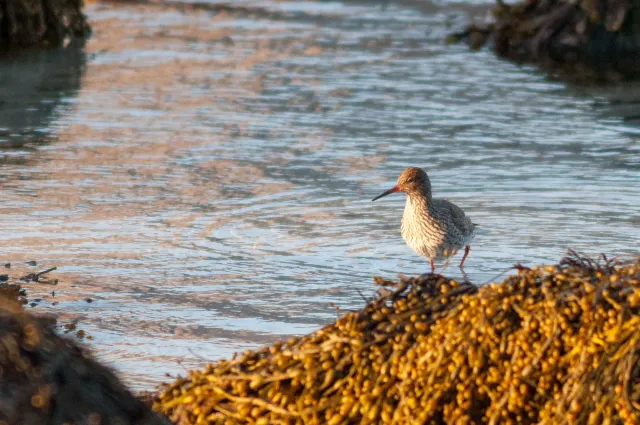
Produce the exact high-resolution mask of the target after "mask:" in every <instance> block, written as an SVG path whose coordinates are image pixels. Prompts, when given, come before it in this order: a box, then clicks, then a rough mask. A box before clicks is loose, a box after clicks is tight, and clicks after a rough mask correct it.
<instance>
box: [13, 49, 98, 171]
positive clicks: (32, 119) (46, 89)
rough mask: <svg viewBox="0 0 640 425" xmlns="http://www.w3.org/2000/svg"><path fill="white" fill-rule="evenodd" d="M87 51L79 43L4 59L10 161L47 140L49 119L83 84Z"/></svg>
mask: <svg viewBox="0 0 640 425" xmlns="http://www.w3.org/2000/svg"><path fill="white" fill-rule="evenodd" d="M85 64H86V53H85V52H84V51H83V50H80V49H78V48H77V47H71V46H70V47H68V48H66V49H56V50H51V51H35V52H27V53H25V54H24V55H22V56H20V57H17V58H12V59H9V60H4V61H0V152H1V153H2V154H3V156H4V161H3V162H4V163H6V162H7V161H10V162H18V163H24V161H25V157H24V155H25V154H26V153H28V152H30V151H31V150H33V149H34V147H35V146H37V145H39V144H43V143H47V142H48V139H50V137H51V134H50V131H47V127H48V126H49V123H50V122H51V121H52V120H53V119H55V116H56V115H61V114H64V110H65V108H66V107H67V106H68V104H69V103H70V101H71V99H72V96H73V95H74V94H75V93H76V92H77V91H78V89H79V88H80V79H81V77H82V73H83V71H84V67H85Z"/></svg>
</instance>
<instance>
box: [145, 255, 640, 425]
mask: <svg viewBox="0 0 640 425" xmlns="http://www.w3.org/2000/svg"><path fill="white" fill-rule="evenodd" d="M377 283H379V284H382V285H385V286H388V287H390V288H389V289H386V290H385V291H384V293H385V294H384V295H380V296H379V297H378V298H377V299H375V300H373V301H372V302H370V303H368V304H367V305H366V306H365V307H364V308H363V309H362V310H360V311H356V312H350V313H347V314H345V315H344V316H342V317H341V318H340V319H338V320H337V321H336V322H335V323H334V324H331V325H329V326H326V327H324V328H322V329H320V330H318V331H316V332H314V333H312V334H310V335H307V336H304V337H301V338H292V339H290V340H288V341H286V342H282V343H280V342H279V343H276V344H273V345H271V346H268V347H265V348H263V349H260V350H257V351H246V352H245V353H243V354H242V355H240V356H238V357H236V358H234V359H232V360H223V361H219V362H217V363H214V364H211V365H208V366H207V367H206V368H205V369H204V370H200V371H191V372H190V373H189V374H188V376H187V377H186V378H180V379H178V380H176V381H175V382H173V383H171V384H169V385H168V386H166V387H165V388H164V391H163V392H162V393H161V394H159V395H158V396H157V398H156V400H155V403H154V409H155V410H156V411H158V412H161V413H163V414H166V415H167V416H168V417H169V418H170V419H171V420H173V421H174V422H175V423H177V424H180V425H187V424H196V423H197V424H244V423H251V424H254V423H255V424H324V423H327V424H332V425H337V424H374V423H383V424H385V423H395V424H410V423H411V424H413V423H425V424H471V423H488V424H498V423H500V424H502V423H504V424H507V423H508V424H557V423H568V424H594V425H595V424H602V423H605V422H606V423H619V424H623V423H625V424H633V423H637V422H638V419H639V418H640V404H639V403H640V367H639V366H640V364H639V362H638V359H640V260H636V261H635V262H633V263H627V264H620V263H615V262H611V261H606V260H602V261H600V262H594V261H591V260H588V259H583V258H579V257H577V256H576V257H570V258H566V259H564V260H563V261H562V262H561V263H560V264H558V265H555V266H543V267H534V268H531V269H529V268H524V267H518V272H517V275H515V276H511V277H508V278H507V279H505V280H504V281H503V282H502V283H494V284H490V285H487V286H483V287H479V288H478V287H475V286H472V285H471V284H467V283H458V282H455V281H451V280H448V279H446V278H444V277H442V276H438V275H423V276H421V277H419V278H407V279H403V280H401V281H399V282H388V281H383V280H381V279H377Z"/></svg>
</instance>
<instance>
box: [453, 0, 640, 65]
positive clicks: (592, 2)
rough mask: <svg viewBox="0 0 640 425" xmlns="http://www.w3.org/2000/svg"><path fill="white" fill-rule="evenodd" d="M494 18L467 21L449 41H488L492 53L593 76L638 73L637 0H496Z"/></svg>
mask: <svg viewBox="0 0 640 425" xmlns="http://www.w3.org/2000/svg"><path fill="white" fill-rule="evenodd" d="M492 14H493V17H494V22H493V23H492V24H490V25H487V26H476V25H471V26H469V27H468V28H467V29H466V30H465V31H463V32H462V33H459V34H454V35H453V36H452V37H451V39H452V40H458V39H463V38H468V40H469V42H470V44H471V46H472V47H473V48H479V47H481V46H482V45H484V43H485V42H486V41H487V40H491V44H492V46H493V49H494V50H495V51H496V53H497V54H499V55H500V56H503V57H505V58H508V59H512V60H516V61H521V62H535V63H538V64H541V65H543V66H545V67H547V68H550V69H552V70H562V71H565V72H567V71H568V72H569V73H572V74H575V76H576V77H578V78H580V77H581V76H582V75H584V76H586V77H588V78H593V77H596V78H598V77H604V78H610V77H616V78H618V77H625V76H626V77H629V76H631V77H634V76H638V75H639V74H640V2H638V1H637V0H630V1H622V0H583V1H579V2H577V1H569V0H525V1H522V2H520V3H516V4H513V5H507V4H504V3H503V2H502V1H498V3H497V5H496V6H495V7H494V8H493V9H492Z"/></svg>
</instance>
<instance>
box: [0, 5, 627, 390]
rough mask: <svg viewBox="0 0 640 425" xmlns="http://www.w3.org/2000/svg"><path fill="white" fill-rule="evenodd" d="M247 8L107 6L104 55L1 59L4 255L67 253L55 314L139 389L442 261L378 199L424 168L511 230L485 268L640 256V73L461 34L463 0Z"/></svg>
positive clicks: (0, 249)
mask: <svg viewBox="0 0 640 425" xmlns="http://www.w3.org/2000/svg"><path fill="white" fill-rule="evenodd" d="M212 4H213V3H212ZM234 4H235V5H237V6H243V4H242V3H234ZM244 6H247V7H248V9H247V8H246V7H245V8H242V7H237V8H231V9H228V8H227V9H224V8H219V7H218V8H212V10H186V11H185V10H179V9H176V8H171V7H169V8H167V7H160V6H125V5H113V4H100V3H98V4H94V5H90V6H88V8H87V13H88V16H89V19H90V21H91V22H92V25H93V27H94V36H93V38H92V39H91V40H90V42H89V43H88V45H87V47H86V49H85V51H78V50H73V49H71V48H70V49H67V50H66V51H65V52H62V53H60V52H58V53H54V54H50V53H49V54H43V55H35V56H29V57H27V58H24V59H21V60H20V61H17V62H15V61H14V62H11V63H0V141H1V143H0V145H1V147H2V152H1V153H2V155H3V161H2V162H1V163H0V179H1V180H0V181H1V182H2V188H3V203H2V205H1V206H0V212H1V214H2V229H3V244H2V245H1V246H0V253H1V256H0V259H1V260H2V262H8V261H12V262H20V261H27V260H32V259H36V260H39V262H40V264H42V265H43V267H45V266H50V265H58V266H59V267H60V268H59V271H58V272H56V273H57V274H56V276H57V277H58V278H59V279H60V280H61V283H60V284H59V285H58V286H57V287H55V290H56V296H55V298H54V297H52V296H51V295H50V294H49V292H50V291H51V289H52V288H51V287H48V286H44V285H36V284H33V285H31V286H29V287H28V290H29V293H30V294H31V295H32V296H39V297H42V298H44V301H43V302H41V303H40V304H39V306H38V307H36V308H35V310H38V311H53V312H57V313H59V314H60V315H61V319H62V321H63V322H64V321H70V320H79V327H80V328H82V329H84V330H85V331H86V332H87V333H88V334H89V335H92V336H93V337H94V339H93V341H88V344H89V345H90V346H91V347H92V348H94V349H95V351H96V353H97V354H98V356H99V357H100V358H101V359H103V360H104V361H107V362H108V363H110V364H113V365H115V366H116V367H117V368H118V370H119V371H121V372H122V374H123V376H124V377H125V378H126V379H127V380H128V382H129V383H131V384H132V385H133V386H134V388H136V389H149V388H152V387H153V386H154V385H155V384H156V383H158V382H160V381H161V380H162V379H163V374H164V373H165V372H171V373H183V371H184V370H183V368H190V367H198V366H201V365H202V364H204V363H205V360H215V359H218V358H222V357H228V356H230V355H231V354H232V353H233V352H235V351H240V350H243V349H245V348H250V347H255V346H259V345H262V344H266V343H269V342H272V341H274V340H276V339H280V338H286V337H288V336H290V335H299V334H304V333H307V332H310V331H312V330H314V329H316V328H318V327H319V326H320V325H322V324H325V323H328V322H330V321H331V320H333V319H334V318H335V314H336V312H335V306H338V307H340V309H353V308H358V307H360V306H361V305H362V299H361V297H360V295H359V293H358V291H360V292H362V293H363V294H365V295H367V296H368V295H371V294H372V293H373V291H374V288H373V286H372V285H371V281H372V276H374V275H383V276H386V277H390V278H392V277H394V276H396V274H398V273H403V274H407V275H415V274H418V273H422V272H425V271H426V270H427V268H428V264H427V262H426V261H425V260H424V259H421V258H419V257H417V256H416V255H415V254H414V253H413V252H412V251H411V250H410V249H409V248H408V247H406V246H405V244H404V242H403V241H402V239H401V237H400V233H399V224H400V217H401V214H402V208H403V205H404V196H403V195H401V194H397V195H394V196H390V197H388V198H384V199H383V200H380V201H378V202H376V203H372V202H371V198H373V197H374V196H375V195H377V194H379V193H380V192H382V191H383V190H386V189H388V188H389V187H391V186H392V185H393V184H394V181H395V179H396V177H397V175H398V173H399V172H400V171H401V170H402V169H403V168H405V167H407V166H420V167H424V168H425V169H426V170H427V171H428V172H429V174H430V176H431V179H432V183H433V187H434V191H435V193H436V196H442V197H446V198H448V199H450V200H452V201H454V202H456V203H458V204H459V205H460V206H461V207H463V208H464V209H465V210H466V211H467V212H468V214H469V215H470V216H471V217H472V219H473V220H474V221H475V222H477V223H479V224H481V225H482V226H483V227H485V228H488V229H490V230H491V232H492V233H491V234H490V235H483V236H481V237H478V238H477V239H476V242H475V244H474V245H473V247H472V250H471V254H470V256H469V258H468V259H467V262H466V267H465V270H466V272H467V274H468V276H469V279H470V280H471V281H473V282H475V283H479V284H480V283H484V282H487V281H490V280H491V279H493V278H495V277H496V276H497V275H499V274H500V273H502V272H505V271H506V270H507V269H508V268H509V267H510V266H511V265H513V264H514V262H516V261H521V262H522V263H523V264H527V265H533V264H539V263H550V262H556V261H557V260H558V259H560V258H561V257H562V256H563V254H564V253H565V252H566V249H567V248H569V247H571V248H574V249H576V250H580V251H584V252H586V253H590V254H598V253H600V252H605V253H608V254H610V255H614V254H623V253H632V254H633V253H635V254H638V253H640V250H639V249H638V246H639V245H638V241H639V240H640V213H639V212H638V206H639V204H640V189H638V187H640V143H639V142H638V140H639V138H640V116H639V115H640V114H638V112H637V111H638V110H640V102H638V101H636V99H640V90H638V87H634V86H624V87H613V88H610V89H606V90H605V89H593V88H577V87H572V86H569V85H567V84H564V83H561V82H554V81H551V80H549V79H547V78H545V76H544V75H542V74H541V73H538V72H536V71H535V70H533V69H532V68H528V67H518V66H516V65H513V64H510V63H506V62H502V61H500V60H498V59H496V58H495V57H494V56H493V55H492V54H491V53H490V52H486V51H484V52H479V53H470V52H469V51H467V49H466V48H465V47H464V46H446V45H444V44H443V42H442V40H443V38H444V36H445V35H446V33H447V32H448V31H449V28H448V27H450V28H456V27H458V26H460V25H461V24H462V23H464V22H466V21H467V19H469V18H470V16H472V15H473V14H475V13H476V12H475V11H474V10H473V8H476V9H477V8H478V7H477V6H473V7H472V6H469V5H465V4H464V3H460V2H452V3H449V4H447V3H443V2H437V3H429V2H422V3H419V4H411V3H391V4H390V5H389V6H388V8H387V9H386V10H383V9H381V8H380V7H379V5H376V4H375V3H367V2H358V3H355V2H351V3H337V2H322V3H316V2H306V1H302V2H289V1H266V2H263V3H259V4H256V3H255V2H253V4H252V5H251V6H249V4H248V3H247V4H245V5H244ZM214 10H215V12H214ZM447 272H448V273H449V274H450V275H452V276H454V277H460V272H459V270H458V269H457V268H456V267H453V266H450V267H449V269H448V270H447ZM88 297H90V298H92V299H93V302H92V303H87V302H86V301H84V300H85V298H88ZM53 301H57V302H58V304H56V305H53V304H52V302H53Z"/></svg>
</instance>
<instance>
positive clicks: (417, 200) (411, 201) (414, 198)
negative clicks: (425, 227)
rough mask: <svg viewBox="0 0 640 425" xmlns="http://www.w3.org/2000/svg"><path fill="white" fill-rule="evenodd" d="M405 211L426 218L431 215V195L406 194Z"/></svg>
mask: <svg viewBox="0 0 640 425" xmlns="http://www.w3.org/2000/svg"><path fill="white" fill-rule="evenodd" d="M405 209H407V210H410V211H415V212H421V213H422V214H426V215H428V216H431V215H433V198H432V197H431V193H430V192H428V193H410V194H407V202H406V204H405Z"/></svg>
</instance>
